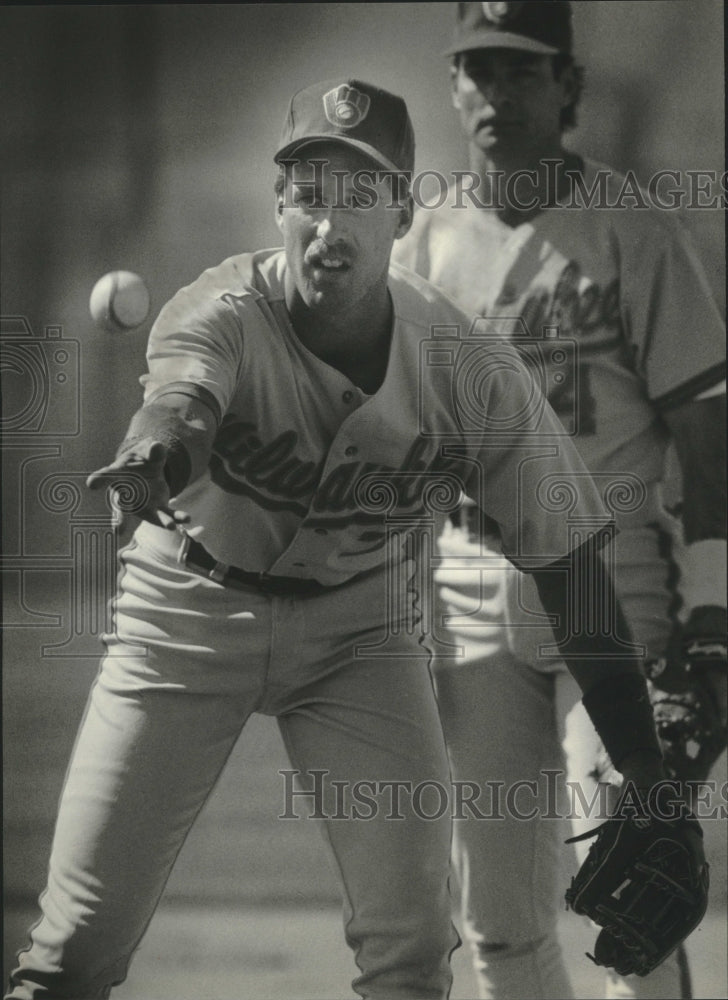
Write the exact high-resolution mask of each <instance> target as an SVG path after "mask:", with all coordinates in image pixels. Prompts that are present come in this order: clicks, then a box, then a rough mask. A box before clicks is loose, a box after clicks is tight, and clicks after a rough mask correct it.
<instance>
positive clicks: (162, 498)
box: [86, 438, 190, 531]
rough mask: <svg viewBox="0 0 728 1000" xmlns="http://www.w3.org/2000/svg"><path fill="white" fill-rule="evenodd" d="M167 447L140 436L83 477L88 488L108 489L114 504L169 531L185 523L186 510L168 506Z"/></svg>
mask: <svg viewBox="0 0 728 1000" xmlns="http://www.w3.org/2000/svg"><path fill="white" fill-rule="evenodd" d="M166 460H167V448H166V447H165V445H164V444H162V442H161V441H155V440H154V439H153V438H142V439H141V440H139V441H135V442H134V444H133V445H131V446H130V447H129V448H128V449H127V450H124V451H122V452H121V454H120V455H119V456H118V458H116V459H115V460H114V461H113V462H112V463H111V464H110V465H105V466H103V467H102V468H101V469H97V470H96V471H95V472H92V473H91V475H90V476H89V477H88V479H87V480H86V485H87V486H88V488H89V489H91V490H98V489H101V488H102V487H106V488H107V489H111V490H112V491H113V497H114V502H115V504H116V505H117V506H118V507H119V509H120V510H122V511H123V512H124V513H128V514H134V515H136V517H140V518H141V519H142V520H144V521H148V522H149V523H150V524H155V525H157V526H158V527H161V528H167V529H168V530H170V531H173V530H174V529H175V528H177V527H178V525H181V524H187V523H188V522H189V520H190V517H189V514H186V513H185V512H184V511H181V510H173V509H172V508H171V507H170V506H169V502H170V499H171V498H170V493H169V486H168V485H167V480H166V478H165V475H164V466H165V462H166Z"/></svg>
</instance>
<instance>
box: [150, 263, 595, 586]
mask: <svg viewBox="0 0 728 1000" xmlns="http://www.w3.org/2000/svg"><path fill="white" fill-rule="evenodd" d="M285 270H286V258H285V253H284V251H282V250H264V251H260V252H258V253H253V254H241V255H239V256H236V257H231V258H229V259H228V260H226V261H224V262H223V263H222V264H220V265H219V266H217V267H214V268H212V269H210V270H208V271H206V272H205V273H204V274H202V275H201V276H200V278H198V279H197V280H196V281H195V282H193V283H192V284H191V285H189V286H187V287H185V288H183V289H181V290H180V291H179V292H178V293H177V294H176V295H175V296H174V297H173V298H172V299H171V300H170V302H169V303H167V305H166V306H165V307H164V308H163V309H162V311H161V313H160V315H159V317H158V319H157V321H156V322H155V324H154V326H153V328H152V331H151V334H150V339H149V346H148V351H147V361H148V369H149V371H148V374H146V375H144V376H142V379H141V381H142V384H143V385H144V387H145V395H144V398H145V402H151V401H154V400H156V399H159V398H160V396H162V395H163V394H165V393H175V392H183V393H186V394H188V395H190V396H192V397H194V398H197V399H200V400H202V401H203V402H204V403H206V404H207V405H208V406H209V407H210V409H211V410H212V411H213V412H214V414H215V415H216V417H217V419H218V422H219V429H218V431H217V435H216V437H215V440H214V444H213V448H212V455H211V458H210V462H209V467H208V469H207V471H206V473H205V474H204V475H203V476H201V477H200V478H198V479H197V480H196V481H194V482H193V483H191V484H190V485H189V486H188V487H187V488H186V489H185V490H184V491H183V492H182V493H180V494H179V496H178V497H177V498H175V501H174V503H175V504H176V505H177V506H179V507H180V508H181V509H183V510H185V511H186V512H188V513H189V514H190V517H191V522H190V525H189V528H188V532H189V534H191V535H193V536H194V537H196V538H197V539H198V540H199V541H201V542H202V543H203V544H204V545H205V546H206V547H207V548H208V550H209V551H210V552H211V554H212V555H213V556H214V557H215V558H216V559H218V560H220V561H222V562H225V563H227V564H229V565H236V566H239V567H241V568H243V569H245V570H248V571H254V572H268V573H271V574H276V575H280V576H293V577H300V578H312V579H316V580H318V581H319V582H321V583H323V584H326V585H334V584H337V583H341V582H343V581H345V580H347V579H349V578H350V577H352V576H354V575H355V574H357V573H360V572H363V571H365V570H369V569H372V568H374V567H376V566H379V565H381V564H383V563H384V560H385V556H386V557H388V556H390V555H391V553H392V552H393V551H394V552H395V553H396V552H398V551H401V550H402V548H403V545H404V541H403V539H404V536H405V535H406V531H404V530H398V528H400V529H405V528H407V526H411V525H412V524H416V523H418V520H421V519H422V518H425V519H426V518H431V519H434V520H436V519H438V518H439V519H440V521H444V518H445V516H446V510H447V507H448V504H449V506H450V507H453V506H455V504H456V499H455V498H454V497H453V496H450V500H447V499H446V496H445V495H447V494H452V493H453V491H455V493H457V490H458V489H462V490H466V491H467V492H468V494H469V495H470V496H472V497H473V498H474V499H475V500H476V501H478V502H479V504H480V505H481V506H482V508H483V510H484V511H485V512H486V513H487V515H488V516H489V517H490V518H492V520H493V521H494V522H495V523H496V524H497V525H498V527H499V530H500V532H501V535H502V539H503V548H504V551H505V553H506V554H507V555H508V557H509V558H510V559H512V560H513V562H514V564H516V565H518V566H519V567H520V568H522V569H526V570H528V569H530V568H535V567H537V566H540V565H543V564H545V563H548V562H551V561H553V560H554V559H557V558H559V557H560V556H561V555H563V554H564V553H565V552H567V551H569V550H570V548H572V547H573V546H574V545H575V544H577V543H578V541H579V538H578V536H574V535H573V532H571V531H570V527H569V526H570V524H573V520H574V518H576V520H577V521H578V522H579V523H580V524H582V525H583V524H585V523H589V524H592V525H595V526H596V525H597V524H600V525H602V526H603V525H604V523H605V520H606V518H605V514H604V509H603V507H602V505H601V501H600V499H599V494H598V492H597V491H596V489H595V488H594V486H593V484H592V483H591V480H590V479H589V476H588V474H587V473H586V470H585V469H584V467H583V465H582V463H581V460H580V458H579V456H578V454H577V453H576V451H575V450H574V448H573V446H572V445H571V443H570V442H569V441H568V439H566V438H564V431H563V427H562V425H561V424H560V423H559V421H558V419H557V418H556V416H555V415H554V413H553V411H552V410H551V408H550V407H549V406H548V404H547V403H546V402H545V399H544V397H543V396H542V394H541V393H540V392H539V391H538V389H537V388H536V385H535V382H534V380H533V379H532V378H531V376H530V375H529V373H528V371H526V370H525V369H524V365H523V363H522V361H521V359H520V357H519V355H518V354H517V352H515V351H514V350H513V349H512V348H511V347H509V346H508V345H507V344H505V343H503V342H502V341H500V340H498V339H494V338H492V337H491V336H490V332H489V331H488V329H487V328H486V329H480V328H478V324H477V322H476V323H475V326H473V322H472V321H471V319H470V318H469V317H467V316H466V315H465V313H463V312H462V311H461V309H460V308H459V307H458V306H456V304H455V303H454V302H452V301H451V300H450V299H449V298H447V297H446V296H445V295H443V294H442V293H440V292H439V291H438V290H437V289H435V288H434V287H433V286H431V285H430V284H429V283H427V282H425V281H423V280H422V279H420V278H419V277H417V276H416V275H414V274H411V273H409V272H408V271H406V270H404V269H402V268H399V267H396V266H392V268H391V270H390V276H389V291H390V295H391V299H392V303H393V312H394V320H393V328H392V337H391V345H390V353H389V358H388V363H387V368H386V374H385V378H384V381H383V384H382V385H381V387H380V388H379V390H378V391H377V392H376V393H375V394H374V395H371V396H369V395H367V394H365V393H364V392H363V391H362V390H361V389H360V388H358V387H357V386H356V385H355V384H354V383H352V382H351V381H350V380H349V379H348V378H347V377H346V376H344V375H343V374H342V373H341V372H339V371H338V370H336V369H335V368H332V367H331V366H330V365H328V364H326V363H325V362H324V361H322V360H321V359H320V358H318V357H317V356H315V355H314V354H313V353H311V352H310V351H309V350H308V349H307V348H306V347H305V345H304V344H303V343H302V342H301V341H300V340H299V339H298V337H297V336H296V334H295V332H294V330H293V328H292V326H291V322H290V318H289V315H288V312H287V309H286V306H285V298H284V277H285ZM463 352H465V356H466V358H468V359H470V362H469V371H471V373H472V370H473V369H474V368H475V369H477V372H476V374H477V378H476V380H475V383H474V387H473V385H470V384H468V386H467V387H466V388H467V390H468V392H470V391H471V390H472V389H473V388H474V392H471V396H470V397H467V393H466V396H463V394H462V393H461V392H460V391H459V390H458V388H457V386H456V385H455V383H456V382H457V381H458V378H460V377H461V372H460V369H459V367H458V365H459V363H460V361H462V356H463ZM474 359H476V360H477V364H475V362H474ZM466 367H468V366H467V365H466ZM471 397H472V398H471ZM462 399H469V400H470V403H469V408H468V407H466V408H465V410H463V407H462V406H461V400H462ZM566 479H568V480H569V481H570V482H572V483H573V484H574V485H573V491H574V500H573V503H571V504H570V505H567V506H568V509H566V508H565V507H564V505H563V504H560V503H554V502H550V500H549V497H550V496H551V493H550V492H549V491H553V487H554V483H555V482H558V481H561V482H563V481H564V480H566ZM393 546H394V548H393Z"/></svg>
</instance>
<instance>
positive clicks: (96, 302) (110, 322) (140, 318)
mask: <svg viewBox="0 0 728 1000" xmlns="http://www.w3.org/2000/svg"><path fill="white" fill-rule="evenodd" d="M150 304H151V302H150V298H149V291H148V289H147V286H146V285H145V284H144V281H143V280H142V279H141V278H140V277H139V275H138V274H134V273H133V272H132V271H110V272H109V273H108V274H105V275H104V276H103V278H99V280H98V281H97V282H96V284H95V285H94V287H93V291H92V292H91V298H90V299H89V309H90V310H91V315H92V316H93V318H94V320H95V321H96V322H97V323H98V324H99V326H100V327H102V328H103V329H104V330H107V331H108V332H109V333H118V332H119V331H124V330H135V329H136V328H137V327H138V326H140V325H141V324H142V323H143V322H144V320H145V319H146V318H147V316H148V315H149V307H150Z"/></svg>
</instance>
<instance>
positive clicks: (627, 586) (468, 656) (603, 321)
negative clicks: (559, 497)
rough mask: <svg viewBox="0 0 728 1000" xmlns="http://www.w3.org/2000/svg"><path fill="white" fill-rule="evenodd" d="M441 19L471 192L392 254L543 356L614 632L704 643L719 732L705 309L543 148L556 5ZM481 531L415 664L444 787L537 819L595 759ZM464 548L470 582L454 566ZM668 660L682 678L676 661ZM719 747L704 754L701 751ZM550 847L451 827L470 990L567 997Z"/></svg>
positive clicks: (464, 523) (718, 477)
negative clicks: (610, 587)
mask: <svg viewBox="0 0 728 1000" xmlns="http://www.w3.org/2000/svg"><path fill="white" fill-rule="evenodd" d="M457 8H458V14H457V24H456V33H455V39H454V42H453V45H452V46H451V48H450V50H449V52H448V55H450V57H451V59H452V63H451V77H452V101H453V104H454V106H455V108H456V110H457V112H458V114H459V116H460V121H461V124H462V128H463V132H464V134H465V136H466V138H467V140H468V144H469V156H470V164H469V166H470V171H471V173H470V174H469V175H468V177H467V185H466V186H467V187H468V188H469V189H470V190H471V191H472V192H473V193H472V195H467V193H463V181H462V178H461V179H460V180H459V181H458V182H456V183H454V184H453V185H452V187H451V188H450V190H449V192H448V198H447V199H446V200H443V202H442V205H441V207H439V208H437V209H436V210H429V211H428V210H425V209H423V210H421V211H419V212H417V213H416V214H415V219H414V223H413V226H412V229H411V232H410V233H409V235H408V236H407V237H406V238H405V239H404V240H403V241H402V242H401V243H400V244H398V247H397V248H396V251H395V259H396V260H397V261H398V262H400V263H403V264H405V265H406V266H408V267H411V268H412V269H413V270H415V271H417V272H418V273H419V274H421V275H422V276H424V277H426V278H428V279H430V280H431V281H433V282H435V283H436V284H437V285H438V286H440V287H441V288H443V289H444V290H445V291H446V292H447V293H448V294H450V295H451V296H453V298H455V299H456V300H457V301H458V302H459V303H460V304H461V305H463V306H464V308H465V309H466V311H473V312H477V313H481V314H484V315H486V314H487V315H489V316H491V317H514V316H517V317H521V319H522V324H521V326H520V327H518V328H517V333H518V337H519V344H520V346H521V347H522V348H523V349H524V350H525V351H526V352H527V353H529V354H530V356H532V357H533V358H534V363H535V364H536V365H537V366H541V368H542V370H543V375H544V383H543V384H544V386H545V387H546V391H547V393H548V396H549V399H550V401H551V403H552V405H553V407H554V409H555V410H556V412H557V413H558V414H559V416H560V417H561V419H562V421H563V422H564V427H565V429H566V430H567V431H568V432H569V433H570V434H575V435H577V437H576V443H577V444H578V447H579V451H580V453H581V455H582V457H583V459H584V460H585V462H586V464H587V467H588V468H589V469H590V471H591V472H592V474H593V475H594V478H595V482H596V483H597V485H598V487H599V488H600V490H601V491H602V495H603V496H604V497H605V500H606V501H607V502H608V503H609V504H610V505H611V509H612V510H613V511H614V513H615V516H616V518H617V523H618V525H619V529H620V531H619V534H618V536H617V538H616V540H615V543H614V544H613V546H611V550H610V551H611V558H612V559H613V560H614V564H613V565H614V567H615V568H614V571H613V572H614V579H615V586H616V589H617V591H618V594H619V599H620V603H621V605H622V607H623V608H624V610H625V613H626V615H627V617H628V620H629V623H630V626H631V630H632V634H633V635H634V636H635V637H636V638H637V639H638V640H639V642H640V643H643V644H644V645H645V647H646V657H647V660H648V662H649V661H650V660H653V659H655V658H660V657H661V658H663V660H664V657H665V654H666V652H667V651H668V645H669V647H670V650H671V652H672V653H673V654H677V659H678V661H680V657H681V656H682V657H684V648H681V647H684V643H685V641H686V640H691V641H692V644H693V647H694V648H695V649H699V650H702V651H707V650H710V651H711V652H712V653H714V654H715V656H714V658H713V661H712V662H713V667H712V668H711V669H710V670H708V671H706V672H705V674H704V675H702V676H705V678H706V681H707V683H708V698H709V699H712V700H713V707H714V709H715V713H714V714H716V715H717V713H718V712H722V725H723V726H724V725H725V631H726V619H725V614H726V612H725V607H726V601H725V571H726V556H725V490H724V482H725V436H724V434H725V360H724V328H723V323H722V321H721V317H720V314H719V311H718V309H717V307H716V305H715V303H714V301H713V300H712V298H711V295H710V293H709V289H708V284H707V281H706V278H705V276H704V274H703V272H702V271H701V268H700V266H699V264H698V262H697V260H696V256H695V254H694V252H693V250H692V249H691V247H690V245H689V243H688V241H687V239H686V237H685V235H684V234H683V232H682V231H681V230H680V228H679V227H678V225H677V224H676V222H675V220H674V218H673V214H674V213H673V214H671V213H669V212H660V211H659V210H658V209H657V208H647V203H646V202H645V207H644V208H642V207H641V208H640V210H639V211H637V210H630V208H632V207H633V206H634V199H632V200H629V199H628V200H626V201H624V200H622V201H621V202H620V196H621V194H622V192H623V191H624V190H625V189H624V184H625V178H624V177H622V176H621V175H619V174H618V173H616V172H615V171H612V170H609V169H608V168H606V167H602V166H600V165H598V164H596V163H593V162H590V161H589V160H585V159H584V158H582V157H581V156H579V155H578V154H576V153H572V152H568V151H567V150H566V149H565V148H564V146H563V145H562V135H563V132H564V130H565V129H567V128H568V127H569V126H571V125H573V124H574V122H575V108H576V105H577V103H578V100H579V95H580V90H581V85H582V69H581V67H579V66H577V65H576V63H575V62H574V58H573V54H572V27H571V9H570V5H569V4H568V3H562V2H556V0H549V2H538V3H482V4H481V3H461V4H458V5H457ZM458 185H459V186H458ZM590 192H591V195H590ZM610 207H611V210H609V209H610ZM670 441H673V442H674V445H675V446H676V449H677V454H678V456H679V459H680V462H681V464H682V470H683V474H684V503H683V516H682V525H681V526H678V527H681V528H682V530H683V531H684V534H682V532H680V536H681V537H676V533H675V531H674V529H675V527H676V525H675V523H674V521H673V520H672V519H671V518H669V517H668V516H667V514H666V513H665V511H664V509H663V504H662V501H661V495H660V480H661V478H662V476H663V468H664V464H665V453H666V448H667V446H668V443H669V442H670ZM492 527H493V526H492V525H488V524H487V523H486V524H485V525H484V524H483V522H482V519H481V518H480V516H479V512H478V509H477V507H475V506H472V505H466V506H464V507H463V508H462V509H461V510H460V511H459V512H456V513H455V515H453V517H452V519H451V521H450V523H449V524H448V526H447V528H446V531H445V533H444V534H443V536H442V538H441V542H440V553H441V555H442V556H443V557H444V558H445V561H444V562H443V564H442V568H441V569H440V571H439V572H438V574H437V580H438V583H439V585H440V587H441V597H442V600H443V605H444V609H443V613H444V614H445V615H446V618H445V621H446V622H447V623H448V627H449V630H450V632H451V633H453V635H451V636H450V638H451V639H452V638H453V637H454V638H455V639H456V640H457V644H458V646H460V647H461V648H462V650H463V654H462V656H461V657H460V658H455V657H450V658H444V657H441V658H440V659H439V661H438V663H437V665H436V683H437V689H438V697H439V702H440V711H441V717H442V720H443V727H444V730H445V736H446V740H447V743H448V748H449V753H450V759H451V764H452V769H453V775H454V777H455V778H456V779H462V780H464V781H468V780H472V779H473V778H475V777H476V776H478V775H480V774H483V773H487V774H488V775H489V776H491V777H493V778H494V779H497V780H499V781H502V782H503V783H504V786H505V787H506V788H508V787H514V786H515V784H516V783H517V782H519V781H523V780H524V779H533V778H536V777H538V776H539V774H540V775H541V780H540V783H539V795H538V799H537V801H536V803H535V805H534V808H535V809H536V810H537V811H540V813H541V815H544V814H546V813H548V811H549V808H550V809H551V813H552V815H553V801H552V800H551V802H550V800H549V798H548V796H549V783H548V781H547V780H546V779H545V777H544V776H545V775H546V774H547V773H548V772H551V773H552V774H556V773H557V772H558V773H560V774H563V771H562V770H560V769H563V767H564V763H563V756H562V754H565V756H566V776H567V778H569V779H571V780H573V781H578V782H579V784H580V787H581V788H582V789H583V792H584V796H585V800H586V801H587V802H588V801H594V800H593V792H594V782H595V779H596V777H597V776H599V775H600V774H601V773H602V772H601V771H600V770H599V764H598V760H599V758H600V756H601V759H602V760H603V754H601V755H600V751H599V748H598V741H597V740H596V737H595V734H594V730H593V727H592V725H591V723H590V722H589V720H588V719H587V718H586V716H585V713H584V711H583V707H582V706H580V704H579V691H578V687H576V686H575V685H574V683H573V678H572V677H571V676H570V675H569V674H568V672H567V671H566V670H565V669H564V668H563V664H560V663H559V661H558V657H555V656H554V647H553V642H552V641H550V640H549V636H548V630H547V629H545V628H544V627H543V624H542V623H543V621H544V619H543V615H542V610H541V609H540V608H539V602H538V597H537V595H536V594H535V593H534V591H533V587H532V584H531V582H530V581H529V580H528V579H527V578H525V577H523V575H522V574H519V573H518V572H517V571H516V570H515V569H513V567H512V566H511V565H510V564H509V563H507V562H506V561H505V560H501V561H500V563H497V562H495V561H494V560H495V559H496V556H497V552H498V551H499V539H498V532H497V531H493V530H492ZM671 535H672V536H673V537H672V546H673V552H672V554H671V550H670V545H671ZM676 546H679V548H680V550H681V560H682V574H683V575H682V580H681V588H680V589H681V598H682V602H683V603H682V608H681V611H680V621H679V622H678V621H676V620H675V618H674V616H673V612H674V610H675V608H674V605H675V601H674V597H675V593H674V591H673V590H671V586H670V580H671V578H673V577H674V575H675V564H674V554H675V548H676ZM487 556H490V561H489V562H488V561H486V562H483V559H484V557H487ZM476 559H478V560H480V562H479V564H478V565H479V566H483V567H488V566H489V567H490V569H489V570H486V569H485V568H481V569H474V568H473V567H474V560H476ZM721 651H722V652H721ZM675 669H676V670H677V671H678V673H680V674H681V675H682V678H683V680H684V679H685V677H686V676H687V675H686V674H685V672H684V659H683V660H682V661H680V662H679V663H678V664H677V666H676V667H675ZM656 683H659V679H658V681H657V682H656ZM486 691H487V698H486V697H484V696H483V694H484V693H485V692H486ZM482 732H485V733H487V738H486V739H481V738H480V734H481V733H482ZM681 749H682V750H684V747H681ZM719 752H720V745H718V750H717V751H716V753H714V755H713V757H712V758H711V759H712V760H714V759H715V757H716V756H717V753H719ZM687 764H688V765H689V761H687ZM602 770H603V769H602ZM676 770H677V773H678V777H681V778H687V777H695V776H696V775H695V774H694V773H693V771H692V769H691V768H690V767H689V766H688V767H686V768H681V767H678V768H676ZM701 777H703V778H705V777H707V773H703V774H702V775H701ZM529 805H530V802H529ZM576 806H577V807H578V806H579V801H578V800H577V801H576ZM567 808H568V805H567ZM580 811H583V810H580ZM589 823H591V825H593V823H594V819H591V820H590V821H589V820H588V818H587V819H586V825H587V826H588V825H589ZM560 840H561V833H560V831H559V829H558V825H557V824H556V823H554V822H551V823H544V822H538V821H534V822H526V821H524V820H523V818H522V817H519V816H516V815H513V814H511V815H507V816H506V818H505V821H504V822H498V823H495V822H490V823H489V822H477V821H472V820H471V821H466V822H462V823H456V824H455V841H456V846H455V856H456V861H457V866H458V870H459V875H460V878H461V881H462V890H463V900H464V904H463V905H464V912H463V922H464V927H465V932H466V935H467V937H468V939H469V942H470V944H471V946H472V948H473V953H474V962H475V968H476V974H477V977H478V980H479V986H480V989H481V991H482V992H481V995H482V996H483V997H497V998H510V997H522V998H524V997H538V998H544V997H568V996H571V995H572V993H571V986H570V983H569V979H568V975H567V972H566V969H565V967H564V962H563V958H562V955H561V951H560V946H559V943H558V940H557V935H556V922H557V913H558V909H560V908H561V906H562V902H561V900H560V894H559V891H558V890H559V887H560V880H561V877H560V875H559V867H560V853H561V847H560ZM678 958H679V956H678V957H675V958H673V959H671V960H669V961H668V962H666V963H665V964H664V965H663V966H662V967H660V969H658V970H656V971H655V972H654V973H652V974H651V975H649V976H647V977H646V978H644V979H640V978H636V977H634V976H630V977H629V978H622V979H620V978H619V977H615V976H614V975H613V974H610V982H609V984H608V987H607V988H608V995H609V996H613V997H617V996H618V997H628V996H639V997H679V996H684V995H686V993H685V990H686V989H687V983H686V981H685V976H686V969H685V968H684V967H683V970H682V981H681V970H680V968H679V964H680V963H679V961H678ZM683 958H684V956H683Z"/></svg>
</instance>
